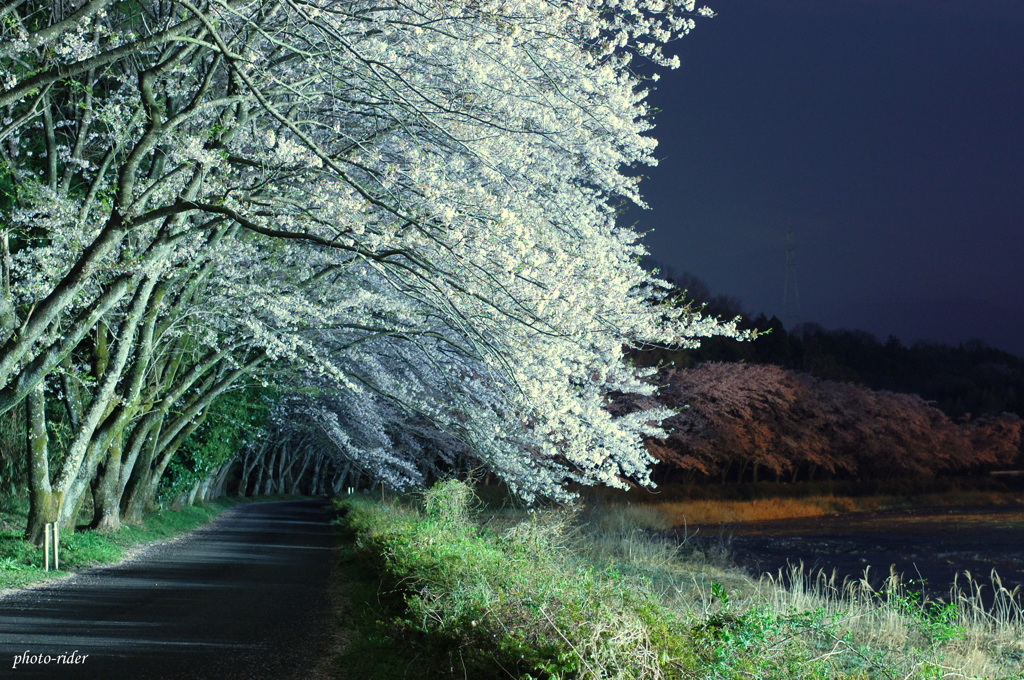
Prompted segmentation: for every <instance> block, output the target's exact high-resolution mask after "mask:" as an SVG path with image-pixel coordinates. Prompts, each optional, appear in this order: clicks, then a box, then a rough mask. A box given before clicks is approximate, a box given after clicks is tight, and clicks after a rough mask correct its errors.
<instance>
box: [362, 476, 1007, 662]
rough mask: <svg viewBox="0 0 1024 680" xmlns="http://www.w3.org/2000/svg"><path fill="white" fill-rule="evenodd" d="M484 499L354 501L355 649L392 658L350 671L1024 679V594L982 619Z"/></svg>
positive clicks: (632, 525)
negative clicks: (1023, 603)
mask: <svg viewBox="0 0 1024 680" xmlns="http://www.w3.org/2000/svg"><path fill="white" fill-rule="evenodd" d="M471 505H472V495H471V493H470V491H469V489H468V488H467V487H466V486H464V485H461V484H459V483H454V482H449V483H445V484H444V485H441V486H439V487H436V488H435V489H434V490H432V491H431V492H429V493H428V494H426V496H425V497H424V498H423V499H422V501H421V502H420V503H419V504H415V503H412V504H411V503H409V502H408V500H405V501H396V502H388V503H381V502H379V501H371V500H368V499H365V498H352V499H346V500H345V501H343V502H342V512H343V513H344V519H343V522H344V525H345V526H346V527H347V530H348V531H349V532H350V535H351V537H352V539H353V542H352V550H353V551H354V553H352V554H351V555H350V559H353V560H354V561H355V562H357V563H359V564H360V565H361V566H360V567H359V568H360V569H365V570H366V571H365V572H364V573H363V576H362V577H361V580H360V579H357V581H356V583H357V588H358V589H361V590H362V595H360V596H359V597H360V598H362V599H364V600H366V601H367V602H369V603H370V605H371V606H370V607H369V608H368V609H367V610H366V612H365V613H366V615H367V616H368V617H369V618H368V619H367V620H365V621H363V622H362V623H361V624H360V625H357V626H356V627H355V629H356V630H355V632H354V634H353V639H352V640H351V641H350V643H349V645H348V647H347V649H348V651H347V652H346V654H347V655H348V656H349V657H350V658H351V659H355V658H368V657H373V656H376V657H381V656H383V657H386V658H387V660H388V663H389V664H392V665H393V666H394V668H392V669H391V670H387V669H383V670H382V669H381V668H377V667H370V668H365V669H362V668H354V669H349V670H348V673H347V674H346V675H345V677H348V678H377V677H385V678H386V677H409V678H419V677H471V678H481V679H487V678H509V677H511V678H517V679H519V680H523V679H528V678H533V679H543V680H548V679H550V680H555V679H566V678H595V679H596V678H622V679H625V678H631V679H632V678H637V679H639V678H652V679H653V678H687V679H693V680H705V679H706V680H719V679H723V680H724V679H728V680H739V679H741V678H759V679H764V680H773V679H776V678H777V679H779V680H782V679H786V680H812V679H813V680H833V679H834V680H868V679H869V678H870V679H874V678H882V679H885V680H897V679H898V680H914V679H917V680H938V679H939V678H976V677H988V678H1024V674H1022V673H1021V669H1022V668H1024V664H1022V661H1024V642H1022V641H1024V616H1022V613H1021V609H1020V606H1019V601H1016V604H1014V601H1013V600H1012V599H1011V600H1010V604H1009V605H1008V608H1007V609H1006V610H1005V611H1004V612H1003V613H1002V614H1000V615H996V616H991V615H984V616H982V615H981V614H979V611H980V610H977V608H974V609H972V605H971V603H972V601H971V599H970V597H969V596H970V593H967V594H966V596H965V597H967V599H960V600H956V601H954V602H953V603H952V604H948V603H942V602H925V601H922V600H921V598H920V597H918V596H917V595H915V594H914V593H913V592H911V591H908V590H907V589H906V588H904V587H903V585H902V584H900V583H898V582H896V581H891V582H890V583H888V584H887V586H886V587H885V588H884V589H882V590H879V591H874V590H871V589H870V588H869V587H868V586H867V585H866V584H835V583H829V582H828V581H827V580H823V579H817V580H814V579H811V580H799V579H788V580H787V581H786V582H785V583H778V582H771V581H754V580H751V579H750V578H748V577H747V576H745V575H744V574H742V573H741V572H738V571H736V570H733V569H730V568H728V567H726V566H725V565H724V564H720V563H715V561H714V560H709V559H708V557H707V556H706V555H699V554H697V553H695V552H693V551H688V550H687V547H686V546H682V547H680V546H677V545H672V544H668V543H665V542H661V541H658V540H656V539H653V538H651V537H650V536H649V534H648V533H646V532H645V531H644V530H643V529H642V525H643V523H644V522H646V521H648V520H650V519H651V518H647V519H645V518H643V517H637V516H635V514H636V513H637V512H639V513H644V512H646V511H644V510H639V511H638V510H630V511H628V512H630V513H633V514H634V516H628V515H624V514H623V512H621V511H620V510H619V509H610V510H609V509H605V510H602V511H596V512H595V511H590V512H587V511H578V510H577V511H569V512H567V511H560V512H549V513H533V514H532V515H529V516H527V515H525V514H524V513H516V512H508V511H505V512H501V511H498V512H495V511H488V512H486V513H482V514H479V515H476V514H474V513H473V512H472V511H471V509H470V507H471ZM350 606H353V605H351V604H350ZM371 619H372V620H371ZM395 649H401V650H403V651H402V653H401V655H399V656H396V655H395V654H394V653H393V652H392V651H391V650H395ZM353 650H354V651H353ZM374 650H377V651H376V653H375V651H374ZM353 655H354V656H353Z"/></svg>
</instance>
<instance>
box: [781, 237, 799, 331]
mask: <svg viewBox="0 0 1024 680" xmlns="http://www.w3.org/2000/svg"><path fill="white" fill-rule="evenodd" d="M794 241H795V235H794V233H793V229H792V228H790V229H789V231H787V232H786V283H785V286H783V288H782V317H783V322H784V323H785V324H786V325H787V326H788V328H789V331H790V332H792V331H793V329H795V328H796V327H797V326H799V325H800V324H801V322H802V317H803V314H802V313H801V311H800V286H798V285H797V282H796V245H795V244H794Z"/></svg>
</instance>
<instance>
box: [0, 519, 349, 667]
mask: <svg viewBox="0 0 1024 680" xmlns="http://www.w3.org/2000/svg"><path fill="white" fill-rule="evenodd" d="M333 546H334V535H333V532H332V530H331V527H330V525H329V524H328V522H327V516H326V504H325V503H323V502H319V501H284V502H276V503H258V504H249V505H241V506H238V507H235V508H233V509H231V510H229V511H228V512H226V513H224V514H223V515H222V516H221V517H220V518H219V519H218V520H217V521H216V522H215V523H214V524H212V525H211V526H209V527H206V528H203V529H200V530H199V531H196V532H194V533H193V534H191V535H190V536H188V537H187V538H184V539H182V540H179V541H176V542H173V543H168V544H164V545H159V546H154V547H153V548H150V549H149V550H147V551H146V552H145V553H144V554H142V555H140V556H139V557H137V558H136V559H134V560H132V561H131V562H130V563H125V564H122V565H119V566H116V567H110V568H104V569H101V570H96V571H93V572H90V573H88V574H79V575H77V576H74V577H72V578H71V579H68V580H66V581H62V582H60V583H56V584H53V585H48V586H45V587H41V588H37V589H33V590H29V591H22V592H19V593H15V594H13V595H9V596H7V597H4V598H0V680H7V678H18V679H19V680H22V679H28V678H46V679H47V680H51V679H52V680H61V679H63V678H69V679H74V680H90V679H95V680H118V679H119V678H131V679H132V680H136V679H138V680H147V679H148V680H177V679H178V678H182V679H184V678H188V679H189V680H204V679H208V680H234V679H245V680H287V679H289V678H304V677H308V675H309V670H310V668H311V667H312V666H313V665H314V664H315V663H316V660H317V657H318V655H319V653H320V651H321V648H322V646H323V645H324V644H325V643H326V640H325V636H324V626H323V623H324V622H325V621H326V620H327V596H326V584H327V579H328V575H329V572H330V566H331V555H332V552H331V551H332V549H333ZM26 652H28V653H29V655H31V656H33V657H39V656H41V657H42V659H37V660H38V661H41V662H40V663H27V662H24V661H23V662H21V663H19V664H18V667H17V668H13V666H14V664H15V660H16V657H18V656H19V655H24V654H25V653H26ZM62 655H63V656H62ZM76 655H77V656H76ZM85 655H88V656H85ZM46 656H49V657H50V660H49V663H44V662H45V661H46V658H45V657H46Z"/></svg>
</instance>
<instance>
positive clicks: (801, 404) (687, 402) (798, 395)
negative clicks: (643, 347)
mask: <svg viewBox="0 0 1024 680" xmlns="http://www.w3.org/2000/svg"><path fill="white" fill-rule="evenodd" d="M656 382H657V383H658V384H660V385H663V389H662V392H661V394H662V398H661V400H660V401H661V403H662V404H665V405H667V406H670V407H673V408H675V409H676V410H677V413H676V414H675V415H673V416H672V417H670V418H668V419H666V420H665V421H664V423H663V424H664V426H665V428H666V429H667V430H668V436H667V437H652V438H649V439H648V441H647V446H648V448H649V450H650V451H651V452H652V453H653V454H654V455H655V456H657V457H658V459H659V460H661V461H662V462H663V463H665V464H666V465H667V466H668V467H669V468H674V469H678V470H682V471H686V472H688V473H689V474H691V475H695V476H698V477H700V476H715V475H717V476H720V477H721V478H722V479H723V480H724V479H753V480H754V481H757V480H758V479H759V478H761V479H764V478H771V479H796V478H801V479H807V478H814V476H815V474H819V475H821V474H827V475H838V476H842V475H849V476H853V475H856V476H858V477H863V478H879V477H889V476H894V475H895V476H900V475H902V476H932V475H935V474H937V473H939V472H944V471H951V470H965V469H972V468H973V469H979V468H984V467H992V466H1005V465H1011V464H1013V463H1014V462H1015V460H1016V459H1017V458H1018V456H1019V455H1020V450H1021V430H1022V423H1024V421H1022V420H1021V419H1020V418H1019V417H1017V416H1015V415H1012V414H1003V415H1001V416H995V415H993V416H986V417H985V418H981V419H978V420H975V421H973V422H970V423H962V424H961V423H954V422H952V421H950V419H949V418H948V417H946V415H945V414H943V413H942V412H941V411H939V410H938V409H937V408H935V407H934V406H932V405H931V404H929V403H928V402H926V401H924V400H923V399H921V398H920V397H918V396H916V395H910V394H898V393H894V392H885V391H873V390H869V389H867V388H864V387H860V386H858V385H853V384H850V383H841V382H834V381H829V380H819V379H817V378H814V377H812V376H810V375H808V374H806V373H799V372H796V371H789V370H786V369H782V368H779V367H778V366H772V365H749V364H738V363H706V364H701V365H699V366H696V367H694V368H692V369H683V370H680V369H669V370H666V371H664V372H662V373H661V374H660V375H659V376H658V378H657V380H656ZM645 399H650V398H635V397H633V398H625V399H623V400H622V402H621V403H620V404H619V405H618V408H619V409H623V410H629V409H630V408H631V407H636V406H642V405H645V404H644V401H645ZM648 405H649V404H648Z"/></svg>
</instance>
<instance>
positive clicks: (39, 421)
mask: <svg viewBox="0 0 1024 680" xmlns="http://www.w3.org/2000/svg"><path fill="white" fill-rule="evenodd" d="M26 412H27V414H28V428H27V430H28V446H27V447H26V449H27V451H28V470H29V496H28V498H29V511H28V527H27V528H26V530H25V538H26V539H28V540H29V541H31V542H32V543H35V544H36V545H40V544H41V543H42V542H43V533H44V531H43V530H44V528H45V526H46V524H47V523H48V522H54V521H56V520H57V514H58V512H59V509H60V501H61V497H60V494H59V493H55V492H54V490H53V487H52V485H51V484H50V458H49V456H50V452H49V439H48V436H47V432H46V393H45V385H44V383H42V382H40V383H39V384H38V385H36V386H35V387H34V388H33V389H32V391H31V392H29V395H28V398H27V399H26Z"/></svg>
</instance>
